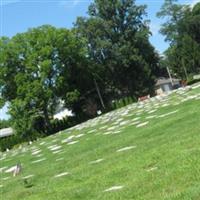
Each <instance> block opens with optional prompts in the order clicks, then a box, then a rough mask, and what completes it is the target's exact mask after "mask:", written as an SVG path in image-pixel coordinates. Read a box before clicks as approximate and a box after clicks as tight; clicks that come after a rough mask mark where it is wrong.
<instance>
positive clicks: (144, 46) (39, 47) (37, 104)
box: [0, 0, 199, 140]
mask: <svg viewBox="0 0 200 200" xmlns="http://www.w3.org/2000/svg"><path fill="white" fill-rule="evenodd" d="M165 4H167V6H165V5H164V7H163V8H162V10H161V13H160V14H159V15H160V16H166V15H168V12H167V9H171V8H170V6H174V4H173V1H172V0H166V3H165ZM168 5H169V6H168ZM176 6H178V5H176ZM178 8H179V6H178ZM145 9H146V6H145V5H136V3H135V1H133V0H124V1H121V0H114V1H113V0H95V1H94V3H92V4H91V5H90V6H89V8H88V17H79V18H77V21H76V23H75V24H74V27H73V28H72V29H71V30H67V29H64V28H55V27H52V26H50V25H44V26H41V27H38V28H33V29H29V30H28V31H27V32H25V33H20V34H17V35H15V36H14V37H12V38H7V37H1V38H0V103H1V105H4V104H5V103H6V102H9V114H10V116H11V120H12V126H13V128H14V130H15V131H16V133H17V135H19V136H20V138H23V140H30V139H32V138H34V137H33V136H35V138H37V137H38V136H45V135H49V134H51V133H54V132H55V131H58V130H59V127H62V129H64V128H66V127H65V125H66V124H67V125H66V126H67V127H69V126H71V125H74V124H76V123H79V122H82V121H84V120H87V119H89V118H92V117H95V116H96V115H97V111H98V110H101V112H106V111H108V110H110V109H113V104H112V102H113V101H115V102H117V101H119V102H120V99H137V97H138V96H142V95H147V94H154V84H155V80H156V78H157V77H159V76H162V75H163V74H165V73H166V70H165V69H164V70H163V69H162V67H163V66H164V65H165V64H166V62H169V64H170V66H172V67H173V69H174V71H175V72H176V69H177V73H179V72H180V71H179V70H180V69H182V68H180V66H182V64H181V65H177V64H175V62H174V58H171V57H170V56H175V54H174V52H175V53H177V52H178V51H179V50H180V49H182V48H186V46H184V47H183V45H180V44H179V40H181V41H182V42H183V41H186V39H187V37H189V36H187V37H186V36H185V39H184V38H183V37H182V35H181V34H183V31H182V29H183V28H182V29H180V28H177V29H176V30H177V31H179V32H176V34H175V35H176V37H174V38H172V36H170V33H172V30H168V29H169V28H168V25H169V23H171V24H172V25H173V26H174V25H177V24H176V23H175V22H174V21H173V20H171V21H169V23H167V24H165V25H163V29H162V30H161V31H162V32H163V34H166V35H167V34H168V35H169V36H168V35H167V40H169V41H170V42H171V43H170V48H169V50H167V52H166V56H167V57H166V59H165V60H164V62H163V61H162V62H160V58H159V55H158V53H157V52H156V51H155V49H154V47H153V46H152V45H151V43H150V42H149V37H150V35H151V32H150V29H149V21H148V20H146V14H147V13H146V11H145ZM175 10H177V9H175ZM183 10H184V12H187V15H186V14H185V15H184V16H185V17H186V19H187V20H186V21H184V22H185V23H184V25H183V27H185V26H186V25H188V28H185V29H184V30H185V32H184V34H186V32H187V31H186V30H188V31H189V30H190V32H188V35H189V34H190V38H191V40H187V42H188V41H191V42H193V43H195V45H196V46H195V45H193V43H192V44H191V43H190V47H189V48H194V49H193V50H191V51H190V53H192V52H193V53H194V52H196V49H198V48H199V46H198V45H199V43H198V42H199V41H198V39H199V38H198V37H199V32H198V31H199V26H198V24H199V21H198V20H197V19H196V18H197V17H198V16H199V6H198V5H197V6H195V7H194V8H193V9H192V10H191V9H189V8H188V9H183ZM185 10H186V11H185ZM180 11H182V9H181V8H180V9H179V12H180ZM174 12H175V11H174ZM179 12H178V13H179ZM175 13H176V12H175ZM196 15H197V16H196ZM181 16H182V15H181ZM180 19H181V20H182V19H183V17H180ZM190 22H191V23H190ZM178 24H179V23H178ZM180 24H182V21H181V23H180ZM189 24H190V25H191V27H192V28H191V27H190V25H189ZM195 27H196V29H197V32H196V33H195V34H196V35H192V34H194V33H193V32H194V31H196V29H195ZM179 29H180V30H179ZM191 30H192V31H191ZM172 35H173V33H172ZM175 38H176V39H175ZM181 44H182V43H181ZM181 52H184V50H181ZM198 53H199V51H198V52H196V54H197V55H196V54H195V56H196V57H195V59H194V60H193V61H192V62H194V64H193V65H192V66H193V67H194V68H195V70H194V71H193V72H197V71H198V69H199V68H198V66H199V60H197V57H198V56H199V55H198ZM183 56H184V63H185V65H184V67H185V68H186V65H187V62H186V60H187V61H188V62H189V60H188V57H187V56H188V55H187V56H185V54H181V55H179V57H180V58H182V57H183ZM180 60H181V61H180V62H181V63H182V62H183V61H182V59H180ZM190 61H191V60H190ZM178 62H179V60H178ZM178 62H177V63H178ZM163 63H165V64H163ZM188 65H189V64H188ZM178 68H179V70H178ZM187 72H188V73H189V72H190V71H189V69H187ZM180 76H182V71H181V72H180ZM61 103H62V104H63V105H64V107H65V108H68V109H69V110H72V112H73V113H74V117H71V118H70V120H69V118H68V119H66V120H68V122H69V123H67V122H66V121H64V122H63V123H61V122H58V121H56V122H55V121H54V120H53V116H54V114H55V112H56V111H57V110H58V108H59V106H60V105H61Z"/></svg>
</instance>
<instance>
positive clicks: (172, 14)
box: [158, 0, 200, 79]
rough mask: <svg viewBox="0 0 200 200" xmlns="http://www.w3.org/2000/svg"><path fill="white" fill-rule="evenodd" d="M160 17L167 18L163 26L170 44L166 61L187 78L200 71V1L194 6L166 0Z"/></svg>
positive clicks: (182, 76) (162, 29)
mask: <svg viewBox="0 0 200 200" xmlns="http://www.w3.org/2000/svg"><path fill="white" fill-rule="evenodd" d="M158 17H162V18H164V19H167V20H166V22H165V23H163V25H162V27H161V33H162V34H163V35H165V37H166V40H167V41H169V43H170V46H169V48H168V49H167V50H166V52H165V55H166V63H167V64H168V66H169V67H170V68H172V69H173V71H174V73H176V74H177V75H178V76H179V77H181V78H183V79H187V78H188V77H189V76H190V75H193V74H195V73H199V72H200V63H199V58H200V53H199V52H200V39H199V38H200V37H199V35H200V3H198V4H196V5H195V6H194V7H193V8H192V7H191V6H189V5H180V4H178V3H177V1H176V0H165V3H164V4H163V6H162V8H161V11H160V12H159V13H158Z"/></svg>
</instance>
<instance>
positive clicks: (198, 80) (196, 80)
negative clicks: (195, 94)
mask: <svg viewBox="0 0 200 200" xmlns="http://www.w3.org/2000/svg"><path fill="white" fill-rule="evenodd" d="M198 82H200V79H192V80H189V81H188V82H187V85H192V84H194V83H198Z"/></svg>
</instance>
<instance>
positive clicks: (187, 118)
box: [0, 84, 200, 200]
mask: <svg viewBox="0 0 200 200" xmlns="http://www.w3.org/2000/svg"><path fill="white" fill-rule="evenodd" d="M192 87H193V89H191V90H187V89H186V90H177V91H176V92H173V93H172V94H170V95H168V96H164V97H161V98H155V97H154V98H152V99H151V100H148V101H146V102H144V103H137V104H132V105H129V106H126V107H124V108H121V109H118V110H116V111H113V112H110V113H108V114H105V115H102V116H100V117H98V118H96V119H93V120H89V121H88V122H86V123H83V124H81V125H79V126H76V127H73V128H71V129H68V130H65V131H62V132H60V133H58V134H56V135H54V136H50V137H47V138H44V139H40V140H38V141H36V142H33V143H32V144H31V145H23V146H22V147H20V148H18V149H14V150H11V151H9V152H7V153H2V154H1V158H0V168H1V169H0V171H1V174H0V175H1V181H0V199H2V200H68V199H69V200H83V199H84V200H130V199H136V200H158V199H159V200H163V199H164V200H199V199H200V85H198V84H197V85H193V86H192ZM18 162H21V164H22V173H21V174H20V175H18V176H16V177H12V174H11V173H6V170H8V169H9V168H10V167H12V166H14V165H16V164H17V163H18Z"/></svg>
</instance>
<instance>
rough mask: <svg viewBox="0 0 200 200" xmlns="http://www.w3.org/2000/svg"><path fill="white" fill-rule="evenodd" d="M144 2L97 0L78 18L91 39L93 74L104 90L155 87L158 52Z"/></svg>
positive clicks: (144, 90) (142, 90)
mask: <svg viewBox="0 0 200 200" xmlns="http://www.w3.org/2000/svg"><path fill="white" fill-rule="evenodd" d="M145 8H146V7H145V6H139V5H136V4H135V1H133V0H114V1H113V0H95V1H94V3H92V4H91V5H90V6H89V9H88V14H89V17H86V18H83V17H80V18H78V19H77V22H76V29H77V32H78V36H81V37H82V36H84V37H85V38H86V39H87V43H88V57H89V59H90V61H91V66H93V70H94V71H93V72H94V76H95V74H98V77H99V78H98V77H97V80H98V82H99V84H100V86H102V87H104V88H106V89H105V90H104V91H111V92H114V93H115V92H120V93H122V94H123V93H125V94H127V93H128V94H132V95H135V96H138V95H142V94H147V93H149V92H151V91H152V89H153V85H154V79H155V74H156V72H157V70H158V68H157V63H158V56H157V54H156V53H155V50H154V48H153V47H152V45H151V44H150V42H149V36H150V31H149V27H148V23H147V21H145V20H144V17H145V16H146V12H145Z"/></svg>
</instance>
